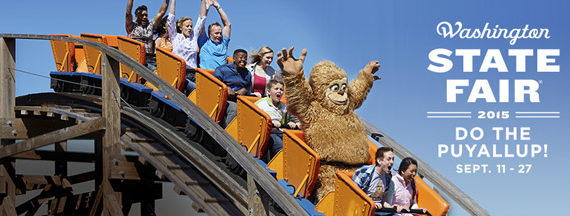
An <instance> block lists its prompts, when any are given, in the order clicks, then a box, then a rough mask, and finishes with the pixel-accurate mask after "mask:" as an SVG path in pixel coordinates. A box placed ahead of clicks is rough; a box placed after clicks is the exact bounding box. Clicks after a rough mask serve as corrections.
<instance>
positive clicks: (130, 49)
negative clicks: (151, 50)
mask: <svg viewBox="0 0 570 216" xmlns="http://www.w3.org/2000/svg"><path fill="white" fill-rule="evenodd" d="M117 43H118V48H119V50H120V51H121V52H123V53H125V54H127V55H128V56H130V57H131V58H133V59H135V60H136V61H138V62H139V63H141V64H143V65H144V64H145V60H146V51H145V48H144V44H143V43H142V42H140V41H137V40H134V39H131V38H128V37H125V36H117ZM120 71H121V77H123V78H125V79H127V80H128V81H129V82H133V83H135V82H138V83H140V79H139V76H138V75H137V74H136V73H135V72H134V71H133V70H131V69H130V68H129V67H127V66H125V65H123V64H120Z"/></svg>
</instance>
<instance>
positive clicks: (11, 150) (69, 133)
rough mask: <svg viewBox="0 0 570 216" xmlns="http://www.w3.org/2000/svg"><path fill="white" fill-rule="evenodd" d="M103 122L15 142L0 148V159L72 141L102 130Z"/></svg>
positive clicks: (99, 121)
mask: <svg viewBox="0 0 570 216" xmlns="http://www.w3.org/2000/svg"><path fill="white" fill-rule="evenodd" d="M104 122H106V121H104V120H103V119H102V118H97V119H95V120H92V121H88V122H85V123H82V124H78V125H74V126H71V127H67V128H62V129H59V130H56V131H52V132H49V133H45V134H42V135H39V136H36V137H32V138H30V139H27V140H25V141H21V142H17V143H14V144H11V145H7V146H4V147H2V148H0V158H5V157H8V156H11V155H14V154H18V153H22V152H25V151H30V150H33V149H35V148H39V147H42V146H45V145H49V144H52V143H55V142H59V141H63V140H68V139H72V138H75V137H79V136H82V135H85V134H90V133H93V132H96V131H99V130H102V129H104V124H103V123H104Z"/></svg>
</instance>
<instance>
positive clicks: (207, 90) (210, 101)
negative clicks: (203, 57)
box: [188, 68, 228, 123]
mask: <svg viewBox="0 0 570 216" xmlns="http://www.w3.org/2000/svg"><path fill="white" fill-rule="evenodd" d="M213 73H214V71H213V70H205V69H201V68H196V89H195V90H194V91H192V93H190V95H189V96H188V98H189V99H190V100H191V101H192V102H194V104H196V105H197V106H198V107H200V109H201V110H202V111H204V112H205V113H206V114H208V116H210V118H212V119H213V120H214V121H216V123H220V121H221V120H222V118H223V117H224V112H225V111H226V105H227V104H226V102H227V99H228V88H227V86H226V84H224V83H223V82H222V81H220V80H218V79H217V78H216V77H214V75H212V74H213Z"/></svg>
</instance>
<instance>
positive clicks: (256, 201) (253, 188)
mask: <svg viewBox="0 0 570 216" xmlns="http://www.w3.org/2000/svg"><path fill="white" fill-rule="evenodd" d="M247 192H248V204H249V206H248V208H249V215H255V216H257V215H269V200H268V198H269V196H268V195H267V192H265V191H264V190H263V188H261V187H260V186H259V185H258V184H257V183H255V181H254V180H253V177H251V176H250V175H247Z"/></svg>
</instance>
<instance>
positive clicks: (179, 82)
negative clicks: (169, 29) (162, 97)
mask: <svg viewBox="0 0 570 216" xmlns="http://www.w3.org/2000/svg"><path fill="white" fill-rule="evenodd" d="M155 73H156V75H158V76H159V77H160V78H162V79H163V80H164V81H166V82H167V83H169V84H170V85H172V86H173V87H174V88H176V89H178V90H180V91H183V90H184V81H185V78H186V62H185V61H184V59H182V58H180V57H179V56H177V55H175V54H173V53H171V52H170V51H168V50H167V49H163V48H160V47H157V48H156V71H155ZM145 85H146V86H148V87H150V88H152V89H154V90H158V88H156V87H155V86H154V85H152V84H150V83H149V82H147V83H146V84H145Z"/></svg>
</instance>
